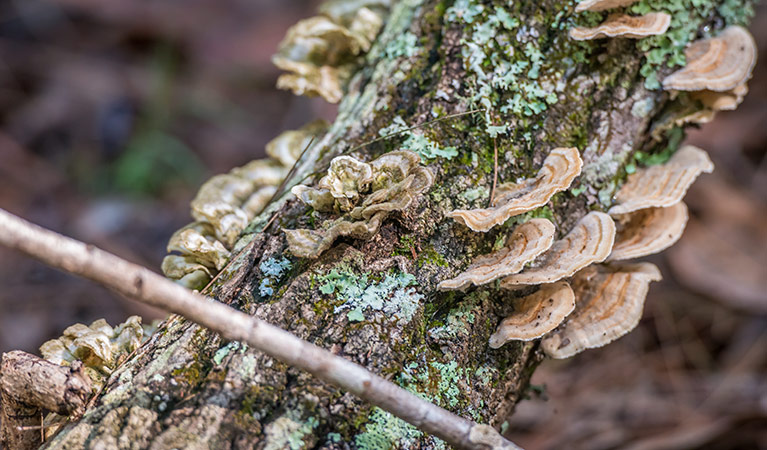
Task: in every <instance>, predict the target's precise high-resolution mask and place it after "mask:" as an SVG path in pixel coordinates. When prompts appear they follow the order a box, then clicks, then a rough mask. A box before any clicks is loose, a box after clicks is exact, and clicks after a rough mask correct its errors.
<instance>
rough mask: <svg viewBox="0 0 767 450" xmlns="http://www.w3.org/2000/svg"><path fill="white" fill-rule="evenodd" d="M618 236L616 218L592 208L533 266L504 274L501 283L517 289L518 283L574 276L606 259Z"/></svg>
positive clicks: (531, 282) (557, 279) (556, 279)
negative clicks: (511, 273) (515, 272)
mask: <svg viewBox="0 0 767 450" xmlns="http://www.w3.org/2000/svg"><path fill="white" fill-rule="evenodd" d="M614 240H615V223H614V222H613V219H612V218H610V216H608V215H607V214H605V213H603V212H598V211H592V212H590V213H588V214H586V215H585V216H583V217H582V218H581V220H579V221H578V223H576V224H575V226H574V227H573V229H572V230H570V232H569V233H567V236H565V237H564V238H562V239H560V240H558V241H556V242H554V245H552V246H551V248H550V249H549V250H548V251H547V252H546V253H544V254H542V255H541V256H540V257H538V258H537V259H536V260H535V261H533V263H532V265H531V266H530V267H529V268H527V269H525V270H523V271H522V272H520V273H517V274H514V275H509V276H508V277H506V278H504V279H503V281H501V287H503V288H506V289H513V288H515V287H516V286H518V285H526V284H544V283H553V282H554V281H559V280H561V279H563V278H568V277H571V276H572V275H573V274H574V273H575V272H577V271H579V270H580V269H582V268H584V267H586V266H588V265H589V264H592V263H595V262H602V261H604V260H605V259H606V258H607V256H608V255H609V254H610V251H611V250H612V248H613V241H614Z"/></svg>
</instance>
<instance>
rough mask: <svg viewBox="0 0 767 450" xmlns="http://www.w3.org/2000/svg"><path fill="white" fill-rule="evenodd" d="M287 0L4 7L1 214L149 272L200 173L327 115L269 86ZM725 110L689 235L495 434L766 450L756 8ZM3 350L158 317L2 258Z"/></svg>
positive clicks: (25, 262) (0, 29)
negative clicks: (634, 305)
mask: <svg viewBox="0 0 767 450" xmlns="http://www.w3.org/2000/svg"><path fill="white" fill-rule="evenodd" d="M315 8H316V2H306V1H299V0H282V1H278V0H255V1H246V0H187V1H185V2H126V1H124V0H98V1H97V0H34V1H33V0H19V1H9V2H1V3H0V180H2V181H0V207H2V208H5V209H8V210H10V211H12V212H14V213H16V214H19V215H21V216H23V217H25V218H27V219H30V220H32V221H34V222H37V223H39V224H41V225H44V226H46V227H49V228H52V229H54V230H57V231H60V232H62V233H65V234H67V235H70V236H73V237H75V238H78V239H81V240H84V241H87V242H90V243H93V244H95V245H98V246H100V247H102V248H105V249H107V250H110V251H112V252H115V253H117V254H119V255H121V256H124V257H126V258H128V259H130V260H132V261H135V262H138V263H140V264H143V265H145V266H147V267H150V268H153V269H155V270H159V266H160V261H161V260H162V257H163V256H164V255H165V244H166V243H167V241H168V238H169V237H170V235H171V233H173V231H175V230H176V229H178V228H179V227H181V226H183V225H184V224H186V223H188V222H189V221H191V218H190V217H189V209H188V203H189V201H190V200H191V198H192V197H193V196H194V194H195V192H196V189H197V187H198V186H199V185H200V184H201V183H202V182H203V181H204V180H205V179H207V178H208V177H209V176H211V175H212V174H216V173H221V172H226V171H228V170H229V169H231V168H232V167H235V166H238V165H242V164H244V163H245V162H247V161H249V160H251V159H254V158H259V157H262V156H263V155H264V145H265V144H266V143H267V142H268V141H269V140H271V139H272V138H273V137H275V136H276V135H277V134H279V132H280V131H282V130H285V129H290V128H296V127H298V126H300V125H302V124H304V123H306V122H308V121H310V120H312V119H315V118H317V117H324V118H327V119H332V118H333V115H334V114H335V107H334V106H332V105H328V104H326V103H324V102H322V101H321V100H316V99H306V98H298V97H294V96H292V95H291V94H289V93H286V92H282V91H277V90H276V89H275V88H274V85H275V80H276V78H277V76H278V71H277V69H276V68H274V67H273V66H272V64H271V63H270V57H271V55H272V53H274V51H275V49H276V47H277V45H278V43H279V42H280V40H281V39H282V37H283V35H284V33H285V30H286V29H287V28H288V27H289V26H290V25H292V24H293V23H295V22H296V21H297V20H299V19H301V18H303V17H308V16H309V15H310V14H311V13H312V12H313V11H314V10H315ZM751 28H752V33H753V34H754V36H755V38H756V40H757V44H758V45H759V47H760V49H761V54H760V60H759V64H758V65H757V67H756V70H755V73H754V78H753V79H752V80H751V82H750V83H749V88H750V93H749V95H748V96H747V97H746V100H745V102H744V103H743V104H742V105H741V106H740V108H739V109H738V110H737V111H733V112H725V113H720V115H719V116H718V117H717V118H716V119H715V120H714V121H713V122H712V123H710V124H707V125H705V126H703V127H702V128H700V129H698V130H692V131H690V133H689V134H688V142H689V143H692V144H695V145H698V146H700V147H702V148H704V149H706V150H708V151H709V152H710V154H711V156H712V159H713V160H714V162H715V164H716V166H717V169H716V171H715V172H714V173H713V174H711V175H705V176H703V177H701V178H700V180H699V181H698V182H697V183H696V184H695V185H694V186H693V188H692V189H691V191H690V193H689V194H688V196H687V200H686V201H687V203H688V205H689V206H690V211H691V220H690V223H689V224H688V228H687V231H686V233H685V235H684V236H683V238H682V240H681V241H680V242H679V243H678V244H677V245H676V246H674V247H673V248H672V249H670V250H668V251H666V252H665V253H664V254H662V255H660V256H657V257H653V258H650V260H651V261H652V262H654V263H656V264H658V265H659V266H660V267H661V269H662V271H663V274H664V277H665V279H664V281H663V282H661V283H657V284H654V285H653V286H652V287H651V289H650V295H649V297H648V300H647V304H646V307H645V315H644V318H643V320H642V322H641V324H640V326H639V328H638V329H637V330H636V331H634V332H633V333H631V334H630V335H628V336H626V337H624V338H623V339H620V340H619V341H617V342H616V343H614V344H611V345H609V346H607V347H605V348H603V349H598V350H592V351H588V352H585V353H583V354H581V355H578V356H577V357H575V358H572V359H570V360H567V361H557V362H555V361H546V362H544V363H543V364H542V365H541V366H540V368H539V369H538V370H537V372H536V373H535V375H534V377H533V384H534V386H533V389H532V390H531V392H530V397H531V398H530V399H529V400H528V401H523V402H522V403H521V404H520V405H519V406H518V409H517V412H516V414H515V415H514V416H513V417H512V418H510V420H509V424H510V425H509V427H508V428H507V429H506V433H507V435H508V436H509V437H511V438H512V439H513V440H514V441H515V442H517V443H519V444H520V445H522V446H523V447H525V448H528V449H531V450H537V449H561V448H568V449H589V450H601V449H617V448H621V449H632V450H639V449H642V450H651V449H652V450H660V449H682V448H684V449H695V448H701V449H702V448H705V449H741V448H764V449H767V4H765V3H764V2H763V3H762V4H761V6H760V7H759V8H758V11H757V17H756V18H755V20H754V22H753V24H752V27H751ZM0 286H2V290H0V351H8V350H11V349H22V350H26V351H31V352H35V351H36V350H37V348H38V347H39V345H40V344H41V343H42V342H44V341H45V340H47V339H50V338H53V337H57V336H59V335H60V334H61V331H62V330H63V329H64V328H66V327H67V326H69V325H71V324H73V323H75V322H81V323H90V322H91V321H93V320H95V319H98V318H102V317H103V318H106V319H107V321H109V323H111V324H116V323H119V322H121V321H123V320H124V319H125V318H126V317H127V316H129V315H132V314H139V315H141V316H143V317H144V318H145V319H146V320H152V319H156V318H159V317H162V315H161V314H160V313H159V312H157V311H153V310H149V309H147V308H146V307H143V306H140V305H138V304H135V303H133V302H130V301H127V300H124V299H121V298H119V297H117V296H115V295H113V294H111V293H110V292H108V291H106V290H105V289H102V288H99V287H97V286H94V285H93V284H92V283H89V282H86V281H82V280H79V279H75V278H73V277H70V276H67V275H64V274H61V273H59V272H57V271H54V270H52V269H48V268H46V267H45V266H43V265H41V264H38V263H36V262H34V261H31V260H29V259H26V258H22V257H21V256H19V255H17V254H14V253H11V252H9V251H7V250H5V249H0Z"/></svg>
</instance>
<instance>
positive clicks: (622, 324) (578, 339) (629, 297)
mask: <svg viewBox="0 0 767 450" xmlns="http://www.w3.org/2000/svg"><path fill="white" fill-rule="evenodd" d="M661 278H662V277H661V274H660V270H658V268H657V267H656V266H655V265H653V264H650V263H639V264H620V265H619V264H614V265H594V266H591V267H587V268H586V269H584V270H583V271H581V272H579V273H578V274H577V275H576V276H575V277H574V278H573V280H572V282H571V285H572V288H573V292H575V311H574V312H573V313H572V314H571V315H570V316H569V317H568V318H567V320H566V321H565V323H564V324H563V325H562V326H561V327H560V328H559V329H558V330H556V331H554V332H553V333H552V334H550V335H548V336H546V337H544V338H543V340H542V341H541V348H542V349H543V351H544V352H545V353H546V354H547V355H548V356H550V357H552V358H556V359H563V358H569V357H570V356H573V355H575V354H577V353H580V352H582V351H583V350H586V349H589V348H596V347H602V346H604V345H607V344H609V343H610V342H612V341H614V340H616V339H618V338H619V337H621V336H623V335H625V334H626V333H628V332H629V331H631V330H633V329H634V328H635V327H636V326H637V324H638V323H639V319H640V318H641V317H642V310H643V308H644V301H645V297H647V291H648V289H649V285H650V282H652V281H660V280H661Z"/></svg>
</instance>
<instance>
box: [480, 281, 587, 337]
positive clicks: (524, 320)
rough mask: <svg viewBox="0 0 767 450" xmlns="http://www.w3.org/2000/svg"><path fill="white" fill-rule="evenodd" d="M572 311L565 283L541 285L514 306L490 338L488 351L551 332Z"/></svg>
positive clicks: (569, 294) (567, 285) (571, 298)
mask: <svg viewBox="0 0 767 450" xmlns="http://www.w3.org/2000/svg"><path fill="white" fill-rule="evenodd" d="M574 309H575V295H574V294H573V290H572V289H570V285H569V284H567V282H565V281H560V282H557V283H553V284H544V285H543V286H541V288H540V289H539V290H538V291H536V292H535V293H533V294H530V295H528V296H526V297H522V298H520V299H518V300H516V302H515V303H514V313H513V314H511V315H510V316H509V317H507V318H505V319H503V321H502V322H501V324H500V325H498V330H497V331H496V332H495V333H494V334H493V335H492V336H490V348H499V347H501V346H502V345H503V344H505V343H506V342H509V341H532V340H533V339H537V338H539V337H541V336H543V335H544V334H546V333H548V332H549V331H551V330H553V329H555V328H556V327H557V326H559V324H561V323H562V321H564V320H565V317H567V316H568V315H569V314H570V313H571V312H573V310H574Z"/></svg>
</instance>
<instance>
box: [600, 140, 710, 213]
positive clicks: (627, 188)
mask: <svg viewBox="0 0 767 450" xmlns="http://www.w3.org/2000/svg"><path fill="white" fill-rule="evenodd" d="M713 170H714V163H712V162H711V159H710V158H709V157H708V154H707V153H706V152H705V151H704V150H701V149H699V148H698V147H693V146H692V145H686V146H684V147H682V148H680V149H679V150H677V152H676V153H674V156H672V157H671V159H669V160H668V161H667V162H666V163H665V164H661V165H658V166H651V167H646V168H643V169H639V170H637V171H636V172H634V173H632V174H631V175H629V176H628V179H627V180H626V184H624V185H623V187H621V189H620V190H619V191H618V193H617V194H615V201H616V205H615V206H613V207H612V208H610V211H609V213H610V214H613V215H615V214H625V213H629V212H633V211H637V210H640V209H645V208H652V207H667V206H671V205H673V204H675V203H679V202H680V201H682V198H683V197H684V194H685V193H687V189H689V187H690V186H691V185H692V183H693V182H694V181H695V179H696V178H698V175H700V174H701V173H703V172H705V173H711V171H713Z"/></svg>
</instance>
